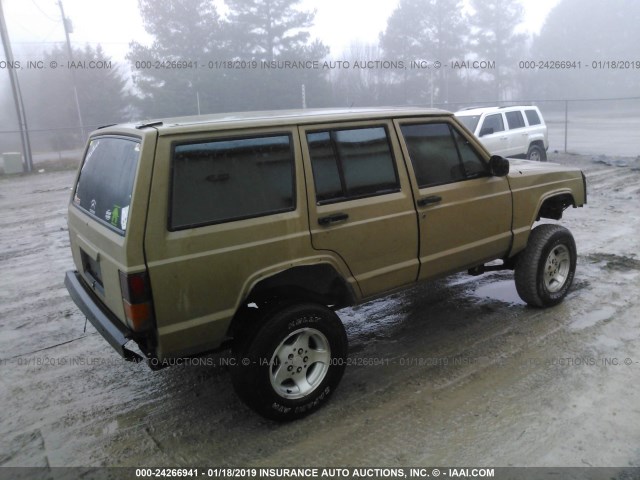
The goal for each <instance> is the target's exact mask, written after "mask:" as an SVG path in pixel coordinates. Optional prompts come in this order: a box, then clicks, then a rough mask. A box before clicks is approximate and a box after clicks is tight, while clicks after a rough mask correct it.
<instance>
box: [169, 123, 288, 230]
mask: <svg viewBox="0 0 640 480" xmlns="http://www.w3.org/2000/svg"><path fill="white" fill-rule="evenodd" d="M293 171H294V169H293V155H292V149H291V139H290V137H289V136H288V135H281V136H273V137H259V138H243V139H234V140H216V141H211V142H204V143H193V144H187V145H177V146H176V147H175V148H174V152H173V185H172V204H171V221H170V226H171V228H172V229H183V228H190V227H195V226H199V225H210V224H214V223H221V222H226V221H230V220H237V219H242V218H251V217H258V216H262V215H267V214H271V213H277V212H284V211H289V210H293V209H294V208H295V202H294V187H293Z"/></svg>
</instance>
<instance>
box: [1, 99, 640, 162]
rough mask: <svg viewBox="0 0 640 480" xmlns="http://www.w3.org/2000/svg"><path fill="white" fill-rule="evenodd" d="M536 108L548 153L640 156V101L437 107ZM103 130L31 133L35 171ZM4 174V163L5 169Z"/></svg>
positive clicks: (68, 158) (14, 137)
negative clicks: (544, 127)
mask: <svg viewBox="0 0 640 480" xmlns="http://www.w3.org/2000/svg"><path fill="white" fill-rule="evenodd" d="M509 105H536V106H537V107H538V108H539V109H540V111H541V112H542V115H543V116H544V119H545V122H546V124H547V126H548V130H549V151H551V152H554V151H557V152H568V153H576V154H582V155H593V156H600V155H607V156H614V157H634V158H636V157H639V156H640V97H634V98H617V99H591V100H512V101H508V102H499V103H487V102H478V103H473V104H469V103H448V104H439V105H434V107H437V108H442V109H444V110H449V111H456V110H460V109H462V108H466V107H473V106H476V107H486V106H509ZM97 127H98V126H97V125H96V126H87V127H85V129H84V131H81V130H80V128H78V127H60V128H52V129H34V130H29V137H30V140H31V150H32V156H33V165H34V169H35V170H36V171H37V170H42V169H61V168H74V167H76V166H77V165H78V163H79V162H80V157H81V155H82V150H83V148H84V144H85V141H86V136H87V134H88V132H90V131H91V130H94V129H95V128H97ZM10 152H21V144H20V132H19V131H18V130H17V129H15V130H0V154H4V153H10ZM0 168H3V163H0Z"/></svg>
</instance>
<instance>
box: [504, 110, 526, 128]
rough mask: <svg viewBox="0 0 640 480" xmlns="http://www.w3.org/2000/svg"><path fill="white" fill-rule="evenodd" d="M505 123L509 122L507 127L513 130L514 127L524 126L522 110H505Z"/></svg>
mask: <svg viewBox="0 0 640 480" xmlns="http://www.w3.org/2000/svg"><path fill="white" fill-rule="evenodd" d="M505 115H506V116H507V123H508V124H509V128H510V129H511V130H513V129H514V128H522V127H524V118H522V112H520V111H517V112H506V113H505Z"/></svg>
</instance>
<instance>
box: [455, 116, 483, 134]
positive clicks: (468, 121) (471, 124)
mask: <svg viewBox="0 0 640 480" xmlns="http://www.w3.org/2000/svg"><path fill="white" fill-rule="evenodd" d="M456 118H457V119H458V120H460V122H461V123H462V124H463V125H464V126H465V127H467V128H468V129H469V130H471V131H472V132H475V131H476V127H477V126H478V122H479V121H480V115H460V116H459V117H458V116H456Z"/></svg>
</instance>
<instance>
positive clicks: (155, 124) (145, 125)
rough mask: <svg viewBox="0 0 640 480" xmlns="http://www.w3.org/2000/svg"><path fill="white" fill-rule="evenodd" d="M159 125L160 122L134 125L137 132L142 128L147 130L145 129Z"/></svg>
mask: <svg viewBox="0 0 640 480" xmlns="http://www.w3.org/2000/svg"><path fill="white" fill-rule="evenodd" d="M160 125H162V122H161V121H157V122H148V123H139V124H138V125H136V128H137V129H138V130H141V129H143V128H147V127H159V126H160Z"/></svg>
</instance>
